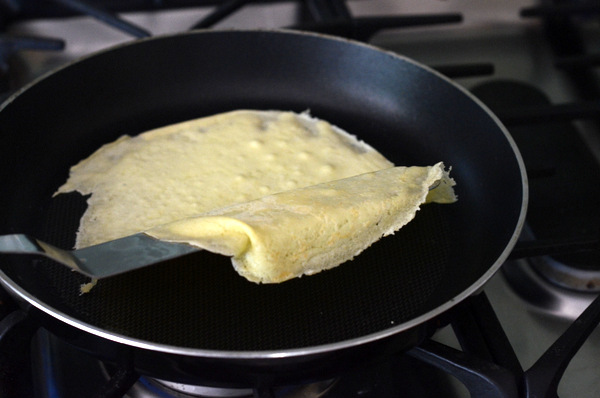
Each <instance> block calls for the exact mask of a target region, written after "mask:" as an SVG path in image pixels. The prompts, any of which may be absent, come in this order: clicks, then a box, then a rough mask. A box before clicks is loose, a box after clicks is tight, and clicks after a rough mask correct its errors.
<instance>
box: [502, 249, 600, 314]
mask: <svg viewBox="0 0 600 398" xmlns="http://www.w3.org/2000/svg"><path fill="white" fill-rule="evenodd" d="M550 260H551V259H550ZM538 261H543V259H542V260H538ZM502 271H503V274H504V276H505V278H506V280H507V281H508V283H509V284H510V286H511V287H512V288H513V290H514V292H515V293H517V295H519V297H521V298H522V299H523V300H524V301H525V302H527V303H528V304H529V305H530V308H532V309H533V310H536V311H539V312H542V313H545V314H549V315H552V316H556V317H559V318H566V319H570V320H574V319H576V318H577V317H578V316H579V315H580V314H581V313H582V312H583V311H584V310H585V309H586V308H587V307H588V306H589V305H590V304H591V302H592V301H593V300H594V299H595V298H596V297H597V293H592V292H585V291H577V290H571V289H567V288H564V287H561V286H559V285H557V284H555V283H553V282H551V281H550V280H548V279H547V278H546V277H545V276H544V275H542V274H541V273H540V272H538V271H537V270H536V267H535V265H534V264H533V263H532V262H531V261H529V260H518V261H515V262H509V263H506V264H505V265H504V266H503V268H502Z"/></svg>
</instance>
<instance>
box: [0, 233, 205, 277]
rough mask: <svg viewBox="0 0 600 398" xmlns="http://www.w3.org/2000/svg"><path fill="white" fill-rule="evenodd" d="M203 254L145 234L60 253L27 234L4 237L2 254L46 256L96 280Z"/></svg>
mask: <svg viewBox="0 0 600 398" xmlns="http://www.w3.org/2000/svg"><path fill="white" fill-rule="evenodd" d="M199 250H200V248H198V247H194V246H192V245H188V244H185V243H171V242H165V241H161V240H159V239H155V238H153V237H151V236H149V235H146V234H144V233H138V234H135V235H130V236H126V237H124V238H120V239H116V240H113V241H110V242H106V243H101V244H99V245H95V246H90V247H86V248H84V249H79V250H64V249H59V248H57V247H54V246H52V245H50V244H48V243H46V242H43V241H41V240H39V239H36V238H33V237H30V236H28V235H24V234H14V235H1V236H0V253H13V254H29V255H42V256H45V257H48V258H50V259H52V260H54V261H57V262H59V263H61V264H63V265H66V266H67V267H69V268H71V269H72V270H74V271H77V272H79V273H81V274H83V275H87V276H89V277H92V278H95V279H101V278H107V277H109V276H113V275H118V274H122V273H124V272H129V271H133V270H136V269H138V268H143V267H146V266H148V265H152V264H156V263H159V262H161V261H165V260H170V259H173V258H177V257H181V256H183V255H185V254H188V253H193V252H196V251H199Z"/></svg>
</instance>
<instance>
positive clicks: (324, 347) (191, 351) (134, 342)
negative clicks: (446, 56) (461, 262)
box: [0, 29, 529, 360]
mask: <svg viewBox="0 0 600 398" xmlns="http://www.w3.org/2000/svg"><path fill="white" fill-rule="evenodd" d="M232 32H233V33H242V34H243V33H246V32H252V33H266V34H285V35H299V36H302V35H304V36H312V37H317V38H323V39H326V40H334V41H339V42H344V43H348V44H351V45H358V46H363V47H365V48H367V49H370V50H372V51H377V52H381V53H385V54H387V55H389V56H391V57H393V58H396V59H399V60H402V61H404V62H408V63H410V64H412V65H414V66H417V67H419V68H421V69H423V70H425V71H427V72H429V73H431V74H433V75H435V76H437V77H438V78H440V79H442V80H444V81H445V82H446V83H448V84H450V85H451V86H452V87H453V88H455V89H458V90H459V91H460V92H462V93H463V94H464V95H466V96H467V97H468V98H469V99H470V100H472V101H474V102H475V103H476V104H477V105H478V106H479V107H480V108H481V109H482V110H483V111H484V112H485V113H486V114H487V115H488V116H489V117H490V118H491V119H492V120H493V121H494V123H495V124H496V125H497V126H498V128H499V129H500V130H501V132H502V133H503V134H504V136H505V138H506V139H507V142H508V144H509V146H510V147H511V149H512V150H513V153H514V155H515V159H516V161H517V164H518V167H519V172H520V176H521V184H522V187H521V188H522V192H523V195H522V201H521V208H520V212H519V218H518V220H517V223H516V225H515V228H514V230H513V232H512V235H511V237H510V239H509V241H508V242H507V245H506V246H505V247H504V250H503V251H502V253H501V254H500V255H499V256H498V258H497V259H496V260H495V262H494V263H493V264H492V265H491V266H490V267H489V268H488V269H487V271H486V272H485V273H484V274H483V275H481V276H480V277H479V278H478V279H477V280H476V281H475V282H474V283H472V284H471V285H470V286H469V287H468V288H466V289H464V290H463V291H462V292H461V293H459V294H457V295H456V296H454V297H452V298H450V299H449V300H448V301H447V302H446V303H444V304H442V305H441V306H438V307H436V308H434V309H432V310H430V311H427V312H426V313H423V314H421V315H419V316H418V317H415V318H412V319H411V320H409V321H406V322H404V323H401V324H399V325H395V326H392V327H389V328H386V329H383V330H380V331H378V332H374V333H370V334H367V335H364V336H360V337H356V338H352V339H347V340H342V341H338V342H334V343H328V344H321V345H316V346H308V347H297V348H289V349H278V350H258V351H257V350H254V351H250V350H248V351H240V350H232V351H227V350H214V349H202V348H191V347H179V346H173V345H167V344H160V343H153V342H150V341H145V340H141V339H136V338H132V337H128V336H126V335H123V334H120V333H118V332H109V331H107V330H105V329H102V328H100V327H98V326H94V325H91V324H88V323H86V322H82V321H80V320H78V319H76V318H75V317H73V316H70V315H67V314H65V313H63V312H61V311H58V310H57V309H55V308H53V307H49V306H47V305H46V304H45V303H43V302H41V300H38V299H37V298H36V297H33V296H32V295H31V294H30V293H29V292H27V291H26V290H25V289H23V288H22V287H21V286H20V285H19V284H18V283H16V282H15V281H13V280H12V279H11V278H9V277H8V276H7V275H6V274H5V273H4V272H2V271H1V270H0V284H2V285H3V286H4V287H6V288H7V289H9V290H11V291H12V292H13V293H14V294H16V295H17V296H18V297H20V298H21V299H22V300H24V301H26V302H27V303H29V304H30V305H31V306H33V307H35V308H37V309H38V310H40V311H42V312H44V313H46V314H47V315H50V316H51V317H52V318H54V319H57V320H59V321H61V322H63V323H65V324H67V325H69V326H71V327H74V328H76V329H79V330H81V331H83V332H86V333H89V334H91V335H94V336H97V337H100V338H103V339H106V340H109V341H112V342H115V343H119V344H123V345H126V346H130V347H134V348H139V349H144V350H150V351H155V352H159V353H165V354H173V355H181V356H187V357H203V358H211V359H224V360H228V359H236V360H240V359H241V360H246V359H247V360H255V359H285V358H294V357H303V356H308V355H319V354H324V353H329V352H333V351H338V350H343V349H348V348H352V347H356V346H360V345H365V344H370V343H374V342H376V341H381V340H384V339H387V338H389V337H392V336H394V335H397V334H400V333H402V332H405V331H407V330H409V329H412V328H415V327H417V326H418V325H421V324H423V323H425V322H427V321H429V320H431V319H433V318H435V317H436V316H438V315H440V314H442V313H444V312H446V311H448V310H449V309H450V308H452V307H454V306H456V305H457V304H459V303H460V302H462V301H463V300H465V299H467V298H468V297H470V296H472V295H474V294H476V293H478V292H479V291H480V290H481V289H482V288H483V286H484V285H485V283H486V282H487V281H488V280H489V279H490V278H492V276H494V274H495V273H496V272H497V271H498V270H499V269H500V267H501V266H502V264H503V263H504V262H505V260H506V259H507V258H508V256H509V254H510V252H511V250H512V248H513V247H514V245H515V244H516V242H517V240H518V238H519V235H520V232H521V230H522V228H523V226H524V223H525V215H526V212H527V206H528V201H529V190H528V180H527V174H526V171H525V166H524V162H523V159H522V156H521V154H520V152H519V150H518V147H517V145H516V143H515V142H514V140H513V138H512V136H511V135H510V133H509V132H508V130H507V129H506V127H505V126H504V125H503V124H502V122H501V121H500V120H499V119H498V117H497V116H496V115H495V114H494V113H492V112H491V110H489V108H488V107H487V106H486V105H485V104H483V103H482V102H481V101H480V100H479V99H478V98H477V97H475V96H474V95H473V94H471V93H470V92H469V91H468V90H466V89H465V88H463V87H462V86H460V85H459V84H457V83H455V82H454V81H452V80H451V79H449V78H448V77H446V76H444V75H442V74H441V73H439V72H437V71H435V70H434V69H432V68H430V67H428V66H426V65H423V64H421V63H419V62H417V61H415V60H413V59H411V58H408V57H406V56H404V55H401V54H398V53H395V52H392V51H388V50H385V49H381V48H379V47H377V46H374V45H371V44H367V43H362V42H358V41H354V40H350V39H346V38H342V37H336V36H331V35H326V34H321V33H313V32H303V31H295V30H287V29H223V30H210V29H202V30H194V31H190V32H180V33H174V34H165V35H157V36H152V37H148V38H143V39H137V40H134V41H129V42H125V43H120V44H117V45H115V46H111V47H109V48H106V49H103V50H101V51H98V52H94V53H92V54H88V55H86V56H84V57H81V58H78V59H76V60H73V61H71V62H69V63H67V64H65V65H62V66H60V67H58V68H56V69H54V70H51V71H49V72H47V73H45V74H43V75H41V76H39V77H37V78H36V79H34V80H33V81H32V82H30V83H29V84H27V85H25V86H24V87H22V88H21V89H19V90H17V91H16V92H14V93H13V94H12V95H10V96H9V97H8V98H7V99H6V100H5V101H4V102H3V103H2V104H0V112H2V111H3V110H4V109H5V108H6V107H7V106H8V105H9V104H10V103H12V102H13V101H14V100H15V99H16V98H17V97H18V96H19V95H21V94H22V93H24V92H25V91H27V90H28V89H29V88H30V87H32V86H34V85H36V84H37V83H38V82H39V81H41V80H44V79H46V78H47V77H49V76H51V75H53V74H55V73H57V72H59V71H61V70H63V69H65V68H68V67H69V66H71V65H73V64H76V63H79V62H82V61H84V60H87V59H90V58H93V57H96V56H100V55H102V54H103V53H105V52H110V51H113V50H116V49H119V48H123V47H127V46H131V45H137V44H139V43H141V42H147V41H152V40H164V39H168V38H173V37H180V36H188V35H202V34H221V33H232Z"/></svg>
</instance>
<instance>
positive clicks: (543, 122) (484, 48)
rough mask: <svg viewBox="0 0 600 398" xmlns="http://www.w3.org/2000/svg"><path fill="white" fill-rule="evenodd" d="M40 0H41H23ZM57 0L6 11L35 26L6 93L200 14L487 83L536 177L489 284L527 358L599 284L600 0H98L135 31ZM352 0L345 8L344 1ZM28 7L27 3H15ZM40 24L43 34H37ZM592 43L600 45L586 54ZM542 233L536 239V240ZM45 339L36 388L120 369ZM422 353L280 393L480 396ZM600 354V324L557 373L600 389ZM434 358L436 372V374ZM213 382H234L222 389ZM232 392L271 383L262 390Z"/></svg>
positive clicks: (577, 385)
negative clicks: (356, 44)
mask: <svg viewBox="0 0 600 398" xmlns="http://www.w3.org/2000/svg"><path fill="white" fill-rule="evenodd" d="M14 3H15V4H17V3H19V2H14ZM32 3H35V1H32V2H27V1H24V2H23V4H26V5H30V4H32ZM57 3H61V4H62V6H61V7H62V8H61V9H60V10H61V11H60V12H59V13H58V14H54V11H47V9H46V8H35V7H30V6H26V7H23V8H21V9H20V10H19V9H18V7H17V8H13V9H12V11H11V13H9V14H6V15H12V17H11V18H12V19H11V18H9V21H8V22H7V23H6V29H5V32H4V34H3V35H2V36H1V37H2V39H3V40H5V41H8V40H14V39H15V38H17V39H20V38H28V39H31V38H35V40H33V42H29V43H28V44H27V43H26V45H24V46H22V47H20V46H19V45H14V46H12V47H11V49H10V50H5V51H4V52H3V53H0V55H5V54H9V55H10V56H6V57H4V58H3V59H2V61H5V62H4V67H3V69H1V71H2V74H1V76H2V85H1V86H0V88H2V89H3V95H4V96H6V95H7V94H8V93H9V92H12V91H14V90H16V89H18V87H21V86H22V85H24V84H26V83H27V82H29V81H31V80H33V79H35V78H37V77H38V76H40V75H42V74H44V73H47V72H48V71H49V70H51V69H53V68H55V67H59V66H62V65H64V64H65V63H68V62H70V61H71V60H72V59H76V58H78V57H80V56H84V55H86V54H89V53H93V52H95V51H99V50H101V49H104V48H106V47H108V46H112V45H116V44H118V43H121V42H125V41H129V40H135V39H136V37H142V36H144V35H146V34H152V35H157V34H165V33H175V32H181V31H184V30H187V29H189V28H190V27H207V28H217V29H218V28H230V27H234V28H279V27H289V26H294V27H299V28H303V27H306V26H309V27H310V28H311V29H315V30H319V31H325V32H329V33H335V34H338V33H340V32H341V33H344V34H345V33H348V34H349V35H350V36H351V37H354V38H357V37H358V38H359V39H362V40H367V41H369V42H370V43H372V44H374V45H376V46H379V47H382V48H384V49H386V50H392V51H395V52H398V53H401V54H403V55H406V56H408V57H411V58H413V59H415V60H417V61H419V62H422V63H424V64H426V65H429V66H431V67H433V68H435V69H438V70H439V71H441V72H442V73H447V74H448V76H449V77H451V78H453V79H455V80H456V81H457V82H458V83H459V84H461V85H463V86H464V87H466V88H467V89H469V90H471V91H472V92H473V93H475V95H477V96H478V97H479V98H480V99H481V100H482V101H483V102H484V103H485V104H487V105H488V106H489V107H490V108H491V109H492V110H493V111H494V112H495V113H496V114H497V115H498V116H499V118H500V119H501V120H502V121H503V122H504V123H505V124H506V125H507V127H508V129H509V131H510V132H511V134H512V135H513V137H514V139H515V141H516V142H517V144H518V145H519V147H520V150H521V152H522V155H523V158H524V161H525V165H526V167H527V172H528V175H529V179H530V191H531V192H530V210H529V213H528V214H529V216H528V224H527V227H526V229H525V231H524V233H523V236H522V241H523V242H521V243H522V244H521V245H520V246H518V247H517V250H516V253H515V255H514V256H513V259H512V260H511V261H509V262H508V263H507V264H505V265H504V266H503V270H502V272H500V273H499V274H498V275H496V276H495V277H493V278H492V279H491V280H490V282H489V283H488V284H487V285H486V287H485V289H484V295H485V297H487V299H489V302H490V303H491V306H492V308H493V311H494V313H495V314H496V315H497V317H498V320H499V322H500V324H501V326H502V329H503V331H504V333H505V334H506V337H507V338H508V341H509V342H510V345H511V346H512V348H513V349H514V352H515V353H516V357H517V358H518V360H519V362H520V366H521V367H522V368H523V369H529V368H530V367H532V366H533V365H534V364H535V362H536V361H537V360H538V358H540V357H541V356H542V355H543V354H544V352H546V350H547V349H548V348H549V347H550V346H551V345H552V344H553V343H554V342H555V341H556V340H557V339H558V338H559V336H561V334H562V333H563V332H564V331H565V330H566V329H567V327H568V326H569V325H570V324H571V322H572V321H573V320H574V319H575V318H576V317H577V316H578V315H579V314H580V313H581V312H582V311H583V310H584V309H585V308H586V307H587V306H588V305H589V304H590V303H591V302H592V300H593V299H594V298H595V297H596V296H597V293H598V291H599V290H600V283H599V282H598V281H600V278H598V276H599V275H598V272H600V262H599V261H598V258H599V257H598V251H597V247H598V243H597V242H598V232H599V230H598V227H597V225H600V210H599V209H598V206H597V205H596V203H595V202H597V198H598V197H600V192H599V190H600V184H598V181H599V178H600V166H599V164H600V134H599V133H600V127H599V124H598V122H599V120H598V119H599V117H598V116H599V115H600V105H599V104H600V102H599V101H600V91H599V90H598V86H599V85H600V69H599V68H598V67H597V66H598V57H597V54H598V52H599V51H600V34H598V33H600V18H599V17H598V15H599V14H598V12H599V10H598V8H599V7H598V6H597V5H595V4H594V2H592V1H590V2H587V3H586V2H569V1H565V2H557V3H558V7H550V6H552V5H554V4H553V2H541V4H538V2H537V1H525V0H523V1H511V2H479V1H467V0H462V1H444V2H419V1H404V2H397V1H395V0H356V1H349V2H338V1H323V2H321V1H318V0H317V1H306V2H305V3H306V5H305V6H304V7H303V6H300V5H299V3H298V2H294V1H287V2H279V1H267V2H243V1H230V2H225V3H226V4H228V5H229V6H230V7H231V9H230V10H229V11H231V14H226V16H224V17H223V18H222V19H221V18H216V17H215V14H214V13H213V11H214V10H215V8H213V7H214V3H212V2H210V1H205V2H202V1H198V2H193V1H188V2H168V1H164V2H161V1H148V2H144V1H139V2H135V1H134V2H122V3H119V5H115V4H111V2H89V3H88V5H89V4H92V5H94V4H100V5H101V7H100V10H101V11H106V10H109V11H112V10H114V13H108V17H109V19H110V18H111V17H114V16H115V15H117V16H119V17H120V18H121V19H122V21H125V25H129V24H132V25H133V29H132V28H131V27H128V28H127V29H129V30H128V31H127V33H124V32H122V31H121V30H119V29H120V28H119V27H115V26H110V25H106V24H105V23H104V22H101V21H100V20H99V18H101V17H102V16H103V15H104V14H99V15H96V17H95V18H92V17H88V16H79V15H78V12H79V11H78V10H77V9H75V8H73V7H72V6H71V8H69V4H68V3H71V2H69V1H57ZM112 3H114V2H112ZM246 3H248V4H246ZM255 3H256V4H255ZM342 3H345V4H346V5H347V8H344V7H342V8H341V9H340V4H342ZM7 4H8V3H7ZM323 4H325V6H323ZM2 7H6V6H4V5H2V4H0V10H2ZM117 11H118V12H119V13H117ZM225 11H226V10H225ZM348 11H349V12H350V14H351V15H352V16H353V17H358V18H363V19H361V20H360V23H356V22H354V23H351V24H350V25H348V18H347V17H348V15H346V14H345V13H347V12H348ZM19 12H21V13H22V15H21V17H17V16H18V15H19ZM559 12H560V13H559ZM224 15H225V14H224ZM431 15H435V16H438V17H439V15H443V17H444V18H442V19H440V21H441V22H439V23H436V24H434V25H429V24H426V25H423V26H418V24H420V23H423V22H411V23H412V24H414V25H415V26H410V27H405V26H403V27H399V25H398V24H399V23H400V22H401V21H400V22H399V21H396V20H394V21H392V22H393V23H395V24H396V25H391V26H393V28H390V27H389V26H390V25H389V24H390V23H392V22H390V21H389V20H387V19H386V18H388V17H391V16H393V17H395V16H402V17H411V18H412V17H415V16H426V17H429V16H431ZM373 17H375V18H382V20H383V21H384V23H386V24H388V25H386V26H387V28H386V29H383V30H377V29H373V28H372V26H373V23H374V22H373V21H372V20H369V18H373ZM211 18H212V19H211ZM438 19H439V18H438ZM433 20H434V19H431V20H430V21H433ZM340 21H341V22H340ZM367 22H369V23H367ZM380 22H381V21H380ZM340 23H341V25H342V28H343V29H342V28H340ZM401 23H402V24H405V23H407V22H406V21H403V22H401ZM117 25H118V24H117ZM573 26H575V27H576V29H573ZM557 29H558V32H559V33H556V32H557ZM40 38H41V39H43V40H41V41H39V39H40ZM40 43H41V44H40ZM40 47H41V50H40V49H39V48H40ZM582 51H583V52H584V53H587V54H589V55H590V56H589V57H587V58H586V57H582V55H581V52H582ZM0 64H2V62H0ZM578 65H579V66H578ZM581 65H584V66H581ZM586 65H587V66H586ZM581 76H584V77H581ZM574 104H577V105H578V106H575V105H574ZM565 170H567V172H568V173H565ZM574 182H578V184H577V185H575V184H574ZM561 220H562V221H566V223H563V222H562V221H561ZM524 242H525V243H524ZM531 242H534V243H535V244H533V245H528V243H531ZM540 242H541V243H540ZM548 247H550V249H548ZM594 247H595V248H596V249H595V250H594V249H593V248H594ZM552 248H555V249H556V248H558V249H557V250H558V253H556V254H553V256H552V257H550V256H548V255H547V253H552V251H551V250H552ZM590 248H592V249H591V250H590ZM536 250H537V251H536ZM528 253H529V255H528ZM532 253H534V254H535V255H534V256H533V254H532ZM530 256H533V257H530ZM523 257H524V258H523ZM565 267H566V268H569V269H571V270H575V273H576V274H578V275H579V276H580V277H581V278H582V280H583V282H578V283H579V284H578V285H572V284H571V283H573V282H572V278H571V277H569V278H567V279H568V280H567V281H564V279H560V278H561V276H556V277H555V276H542V274H541V272H543V270H544V269H546V268H551V269H552V270H554V271H552V272H556V271H555V270H557V269H558V270H559V271H561V270H563V269H564V268H565ZM552 275H555V274H552ZM556 278H558V279H560V281H558V282H557V281H556ZM549 279H553V280H554V282H549V281H548V280H549ZM563 282H564V283H563ZM557 284H562V286H557ZM3 300H4V301H3V302H2V304H1V305H0V308H7V307H8V306H11V307H10V309H13V307H12V304H7V302H8V300H9V299H8V298H3ZM452 326H453V325H449V326H445V327H443V328H441V329H440V330H439V331H438V332H437V333H436V334H435V335H434V336H433V343H432V344H435V343H442V344H443V345H444V346H447V347H451V348H455V349H461V350H464V347H461V344H460V343H459V340H461V338H460V336H458V337H457V327H454V328H453V327H452ZM458 329H460V327H458ZM458 335H460V333H458ZM34 341H35V344H34V350H32V354H31V355H32V358H29V357H28V358H27V360H28V361H29V360H30V362H31V363H32V364H33V366H34V369H36V370H35V371H34V373H35V375H34V380H35V382H36V383H37V384H36V385H37V387H35V388H34V389H35V390H36V391H37V394H38V396H52V393H51V391H54V392H56V391H58V392H59V393H60V392H63V395H62V396H76V394H77V391H80V390H79V389H80V388H85V387H83V386H81V385H88V386H89V385H95V383H96V384H97V385H98V386H102V385H103V384H104V383H105V382H106V378H107V377H108V376H107V375H108V374H110V373H111V372H110V370H106V369H103V368H102V365H101V364H100V363H98V362H97V361H96V360H94V359H93V358H92V359H90V358H85V359H84V361H83V362H80V359H81V358H80V357H81V355H82V354H81V353H80V352H78V351H76V350H74V349H72V348H69V347H68V346H64V343H61V342H60V341H59V340H57V339H56V338H54V337H53V336H51V335H49V334H48V333H46V332H43V331H42V332H38V333H37V334H36V337H35V340H34ZM433 348H435V349H433ZM438 349H439V347H437V346H433V347H430V346H426V347H425V348H424V351H425V352H427V351H428V350H429V352H437V351H436V350H438ZM423 357H427V354H424V353H423V352H421V351H419V350H418V349H417V350H416V351H413V352H412V353H411V355H408V356H406V355H398V356H396V357H394V359H393V360H392V361H391V362H388V363H385V364H383V365H377V366H375V365H373V366H371V367H365V369H364V372H366V373H367V374H370V375H371V377H369V378H368V381H363V379H360V378H358V377H355V376H356V375H346V376H345V377H342V378H341V379H340V380H335V381H332V382H331V383H330V384H328V383H325V384H318V385H311V386H310V387H308V388H302V389H294V388H291V387H290V389H289V391H280V390H278V391H276V392H271V393H269V394H271V395H272V396H282V397H284V396H287V397H296V396H298V397H300V396H307V397H308V396H324V397H331V396H346V397H351V396H397V395H398V394H399V391H400V392H401V393H400V395H401V396H402V393H404V395H409V396H410V394H412V396H436V395H435V394H436V392H439V391H440V390H441V389H443V391H444V394H445V395H444V396H469V393H468V391H467V388H466V387H465V386H464V385H463V383H461V382H459V381H457V379H456V378H455V377H445V376H444V372H441V376H440V375H439V374H438V373H440V372H439V371H437V370H436V367H431V366H430V365H423V362H427V360H426V359H425V360H424V359H423ZM52 358H54V359H52ZM598 358H600V331H598V330H594V331H593V332H592V333H591V336H590V338H589V339H587V341H586V342H585V343H584V344H583V346H582V348H581V349H580V350H579V351H578V353H577V354H576V355H575V356H574V358H573V360H572V361H571V362H570V365H569V366H568V367H567V368H566V371H565V374H564V376H563V377H562V379H561V381H560V383H559V384H558V393H559V395H560V396H577V397H593V396H596V395H597V391H599V390H600V378H599V377H598V374H600V369H599V368H600V361H599V360H598ZM75 362H76V363H78V364H79V363H82V364H83V365H81V366H80V367H79V366H78V372H77V373H75V374H88V375H89V374H93V375H94V376H93V377H94V380H93V381H88V380H86V379H84V378H83V376H77V377H72V379H73V381H72V382H71V383H72V384H69V383H66V384H65V382H64V375H62V373H70V372H71V371H72V370H73V369H69V368H70V367H71V364H72V363H75ZM53 364H54V366H53ZM39 369H43V370H44V371H40V370H39ZM0 370H1V367H0ZM431 372H434V373H435V374H436V377H435V378H434V377H433V376H431ZM57 374H58V375H57ZM399 375H404V376H406V375H409V377H404V379H415V378H418V379H420V380H421V379H423V378H425V379H426V380H428V382H427V383H425V385H423V384H422V383H417V385H416V386H413V385H410V386H409V387H406V386H405V385H404V384H399V383H398V379H402V378H403V377H400V376H399ZM437 376H440V377H437ZM359 379H360V381H358V380H359ZM57 380H60V381H57ZM83 380H86V381H85V382H84V381H83ZM433 380H435V381H433ZM156 383H157V382H156V381H153V380H145V379H142V382H139V383H137V384H135V386H134V388H133V389H132V390H130V393H129V395H128V396H131V397H132V398H133V397H138V396H139V397H142V396H165V395H160V394H164V392H163V390H162V387H157V384H156ZM158 384H159V385H160V384H161V383H160V382H159V383H158ZM40 386H41V387H40ZM171 387H173V386H171ZM157 388H158V390H157ZM403 388H404V389H406V390H403ZM42 390H43V391H42ZM308 390H310V391H309V392H307V391H308ZM348 390H352V392H349V391H348ZM157 391H158V392H157ZM450 391H452V392H450ZM205 392H206V391H205ZM209 393H211V394H213V395H216V394H225V392H223V391H210V392H209ZM229 393H230V394H234V395H232V396H235V394H238V393H239V394H242V396H243V395H245V396H252V395H254V396H263V395H258V393H257V392H256V391H252V390H250V391H241V392H240V391H237V392H235V391H233V392H229ZM151 394H155V395H151ZM276 394H278V395H276ZM294 394H295V395H294ZM301 394H304V395H301ZM309 394H312V395H309ZM318 394H321V395H318ZM352 394H354V395H352ZM386 394H387V395H386ZM427 394H429V395H427ZM271 395H267V394H265V395H264V396H271ZM55 396H56V395H55ZM58 396H61V395H58ZM107 396H108V395H107ZM221 396H224V395H221ZM438 396H439V395H438ZM473 396H475V395H473ZM499 396H500V395H499Z"/></svg>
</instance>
